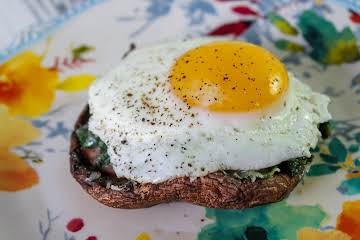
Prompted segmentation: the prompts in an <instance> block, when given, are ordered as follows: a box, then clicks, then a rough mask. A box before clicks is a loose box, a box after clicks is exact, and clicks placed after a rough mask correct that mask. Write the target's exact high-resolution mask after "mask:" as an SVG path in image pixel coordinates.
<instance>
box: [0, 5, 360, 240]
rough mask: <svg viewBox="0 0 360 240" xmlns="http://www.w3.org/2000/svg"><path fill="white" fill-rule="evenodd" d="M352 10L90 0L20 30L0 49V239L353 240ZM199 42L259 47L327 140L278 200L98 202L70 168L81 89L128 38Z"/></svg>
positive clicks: (359, 108) (359, 117) (357, 169)
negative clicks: (311, 107) (326, 99)
mask: <svg viewBox="0 0 360 240" xmlns="http://www.w3.org/2000/svg"><path fill="white" fill-rule="evenodd" d="M90 5H91V6H92V5H96V6H94V7H92V8H89V9H88V10H87V11H83V10H84V9H85V8H88V7H90ZM79 12H82V14H80V15H78V13H79ZM359 12H360V6H359V4H358V2H357V1H356V0H355V1H351V0H347V1H340V0H339V1H319V0H318V1H312V0H299V1H288V0H281V1H256V0H252V1H240V0H238V1H236V0H217V1H215V0H183V1H180V0H179V1H175V0H163V1H160V0H149V1H133V0H123V1H116V0H108V1H96V0H93V1H89V2H88V3H86V4H84V5H83V7H82V9H77V10H76V11H75V12H72V13H69V14H68V15H66V16H64V17H63V18H62V19H57V20H55V21H54V22H52V23H51V24H45V25H43V26H42V27H39V28H37V29H32V31H31V32H29V33H27V34H24V35H23V37H20V38H19V39H18V40H16V41H15V42H14V44H13V45H12V46H10V48H9V49H8V50H7V51H6V52H4V53H1V54H0V57H1V59H3V60H2V63H1V64H0V133H1V134H0V191H1V192H0V213H1V215H0V239H42V240H49V239H65V240H70V239H71V240H78V239H87V240H95V239H137V240H149V239H199V240H205V239H224V240H230V239H232V240H235V239H238V240H240V239H241V240H255V239H256V240H267V239H268V240H278V239H289V240H308V239H310V240H311V239H314V240H317V239H337V240H345V239H346V240H347V239H354V240H356V239H360V158H359V157H360V151H359V147H360V71H359V70H360V60H359V59H360V50H359V40H360V15H359ZM75 15H77V16H76V17H73V16H75ZM70 17H72V19H71V21H66V22H65V20H68V19H69V18H70ZM62 24H63V26H62V27H61V28H58V30H57V31H53V30H54V29H55V28H57V27H58V26H60V25H62ZM45 35H47V36H48V37H47V38H42V40H41V41H38V42H37V43H36V44H30V43H32V42H34V40H36V39H38V38H41V37H43V36H45ZM203 35H214V36H219V35H226V36H230V37H233V38H241V39H245V40H247V41H250V42H253V43H256V44H260V45H262V46H264V47H266V48H268V49H269V50H271V51H272V52H274V53H275V54H276V55H278V56H279V57H280V58H281V59H282V61H283V62H284V63H285V64H286V65H287V68H288V69H289V70H291V71H292V72H294V73H295V74H296V75H297V76H298V77H299V78H301V79H302V80H303V81H304V82H306V83H307V84H309V85H311V86H312V87H313V88H314V89H315V90H317V91H320V92H323V93H325V94H327V95H329V96H330V97H331V99H332V103H331V105H330V111H331V112H332V114H333V116H334V120H333V121H332V122H331V125H332V128H333V135H332V137H331V138H330V139H328V140H326V141H324V142H320V143H319V145H318V147H317V148H316V149H314V155H315V163H314V164H313V165H312V167H311V168H310V170H309V172H308V173H307V176H306V177H305V178H304V180H303V182H302V183H301V184H299V186H298V187H297V188H296V189H295V190H294V192H293V193H292V194H291V195H290V197H289V198H288V199H286V200H284V201H282V202H279V203H275V204H271V205H266V206H260V207H257V208H252V209H246V210H221V209H206V208H203V207H198V206H193V205H190V204H186V203H171V204H162V205H159V206H155V207H152V208H149V209H139V210H120V209H111V208H108V207H105V206H103V205H100V204H98V203H97V202H96V201H94V200H93V199H91V198H90V197H89V196H88V195H87V194H86V193H84V192H83V190H82V189H81V188H80V186H79V185H78V184H77V183H76V182H75V181H74V179H73V178H72V177H71V176H70V173H69V163H68V159H69V156H68V147H69V136H70V133H71V130H72V126H73V123H74V122H75V119H76V117H77V115H78V113H79V112H80V110H81V109H82V108H83V107H84V106H85V104H86V100H87V94H86V88H87V87H88V86H89V84H90V83H91V82H92V81H93V80H94V79H95V78H96V77H97V76H101V75H102V74H104V73H105V72H106V71H108V70H109V69H111V68H112V67H114V66H115V65H116V64H117V63H118V62H119V61H120V60H121V57H122V55H123V54H124V53H125V52H126V51H127V50H128V49H129V46H130V43H135V44H136V45H138V46H142V45H146V44H148V43H152V42H156V41H163V40H164V39H176V38H183V37H189V36H190V37H191V36H192V37H195V36H203ZM26 46H30V47H27V48H26ZM20 49H21V51H19V50H20ZM15 52H16V53H17V54H16V55H15V54H14V53H15Z"/></svg>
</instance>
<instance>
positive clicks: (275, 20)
mask: <svg viewBox="0 0 360 240" xmlns="http://www.w3.org/2000/svg"><path fill="white" fill-rule="evenodd" d="M266 18H267V19H268V20H269V21H270V22H271V23H272V24H273V25H274V26H275V27H277V29H279V30H280V32H282V33H285V34H288V35H297V34H298V31H297V29H296V28H295V27H294V26H292V25H291V24H290V23H289V22H288V21H287V20H286V19H285V18H283V17H282V16H280V15H278V14H276V13H274V12H270V13H268V14H267V15H266Z"/></svg>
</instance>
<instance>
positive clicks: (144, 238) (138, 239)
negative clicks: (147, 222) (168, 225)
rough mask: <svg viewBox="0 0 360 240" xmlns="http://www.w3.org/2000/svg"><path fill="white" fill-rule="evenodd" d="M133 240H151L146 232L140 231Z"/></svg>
mask: <svg viewBox="0 0 360 240" xmlns="http://www.w3.org/2000/svg"><path fill="white" fill-rule="evenodd" d="M135 240H151V237H150V235H149V234H147V233H146V232H142V233H140V234H139V235H138V236H137V237H136V239H135Z"/></svg>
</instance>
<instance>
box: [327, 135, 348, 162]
mask: <svg viewBox="0 0 360 240" xmlns="http://www.w3.org/2000/svg"><path fill="white" fill-rule="evenodd" d="M329 151H330V153H331V155H333V156H335V157H336V158H337V160H338V162H345V160H346V157H347V150H346V147H345V145H344V144H343V143H342V142H341V141H340V140H339V139H338V138H337V137H335V138H333V139H332V140H331V141H330V143H329Z"/></svg>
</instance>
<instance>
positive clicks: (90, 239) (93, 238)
mask: <svg viewBox="0 0 360 240" xmlns="http://www.w3.org/2000/svg"><path fill="white" fill-rule="evenodd" d="M86 240H97V237H95V236H89V237H87V238H86Z"/></svg>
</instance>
